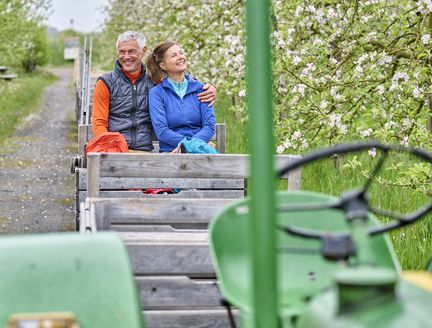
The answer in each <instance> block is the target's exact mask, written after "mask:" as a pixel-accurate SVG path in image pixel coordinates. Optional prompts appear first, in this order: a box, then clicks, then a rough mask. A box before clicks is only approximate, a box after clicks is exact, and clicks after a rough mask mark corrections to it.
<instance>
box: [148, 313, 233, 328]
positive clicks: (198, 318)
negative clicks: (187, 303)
mask: <svg viewBox="0 0 432 328" xmlns="http://www.w3.org/2000/svg"><path fill="white" fill-rule="evenodd" d="M234 316H235V320H236V326H237V327H240V320H239V313H238V311H236V310H235V311H234ZM143 317H144V321H145V323H146V327H148V328H229V327H231V325H230V322H229V319H228V313H227V311H226V310H225V309H206V310H176V311H172V310H171V311H170V310H168V311H163V310H155V311H144V313H143Z"/></svg>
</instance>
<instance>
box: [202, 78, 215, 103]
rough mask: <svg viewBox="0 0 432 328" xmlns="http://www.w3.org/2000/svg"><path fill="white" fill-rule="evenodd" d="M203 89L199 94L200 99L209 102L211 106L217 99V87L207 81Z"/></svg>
mask: <svg viewBox="0 0 432 328" xmlns="http://www.w3.org/2000/svg"><path fill="white" fill-rule="evenodd" d="M203 89H204V90H205V91H203V92H201V93H199V94H198V99H199V101H201V102H205V103H209V106H213V105H214V102H215V100H216V93H217V90H216V88H215V87H214V86H212V85H211V84H209V83H206V84H204V86H203Z"/></svg>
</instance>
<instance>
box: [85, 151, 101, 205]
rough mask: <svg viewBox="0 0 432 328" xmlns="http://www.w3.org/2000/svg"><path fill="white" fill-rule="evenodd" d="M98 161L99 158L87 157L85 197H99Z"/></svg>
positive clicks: (91, 155)
mask: <svg viewBox="0 0 432 328" xmlns="http://www.w3.org/2000/svg"><path fill="white" fill-rule="evenodd" d="M100 160H101V156H94V153H93V154H90V156H88V175H87V192H88V194H87V196H88V197H99V191H100V190H99V186H100V185H99V183H100V169H101V165H100Z"/></svg>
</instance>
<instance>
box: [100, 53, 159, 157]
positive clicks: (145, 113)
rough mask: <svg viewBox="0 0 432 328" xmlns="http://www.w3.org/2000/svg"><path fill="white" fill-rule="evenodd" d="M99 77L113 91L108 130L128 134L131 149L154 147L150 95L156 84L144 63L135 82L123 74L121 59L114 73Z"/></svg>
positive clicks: (110, 91)
mask: <svg viewBox="0 0 432 328" xmlns="http://www.w3.org/2000/svg"><path fill="white" fill-rule="evenodd" d="M99 79H101V80H102V81H103V82H104V83H105V85H106V86H107V88H108V91H109V93H110V108H109V115H108V131H110V132H120V133H121V134H122V135H124V137H125V139H126V141H127V144H128V146H129V149H136V150H147V151H150V150H152V149H153V144H152V134H153V128H152V124H151V120H150V114H149V108H148V95H149V90H150V88H151V87H153V85H154V84H153V82H152V81H151V80H150V79H149V78H148V76H147V75H146V74H145V67H144V65H142V70H141V76H140V77H139V78H138V80H137V81H136V83H135V85H133V84H132V83H131V81H130V80H129V79H128V78H127V77H126V75H125V74H124V73H123V71H122V70H121V66H120V63H119V62H118V61H116V64H115V68H114V71H113V72H110V73H106V74H104V75H102V76H101V77H100V78H99Z"/></svg>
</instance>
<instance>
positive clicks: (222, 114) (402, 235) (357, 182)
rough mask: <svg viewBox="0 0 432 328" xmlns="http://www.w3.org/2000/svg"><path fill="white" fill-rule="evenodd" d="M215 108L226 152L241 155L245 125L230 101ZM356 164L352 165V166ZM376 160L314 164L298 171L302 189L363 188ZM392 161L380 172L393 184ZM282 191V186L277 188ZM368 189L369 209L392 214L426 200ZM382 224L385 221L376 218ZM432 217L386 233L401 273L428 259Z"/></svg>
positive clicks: (403, 191) (393, 189) (407, 192)
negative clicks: (222, 124) (223, 126)
mask: <svg viewBox="0 0 432 328" xmlns="http://www.w3.org/2000/svg"><path fill="white" fill-rule="evenodd" d="M219 98H220V99H218V101H217V103H216V106H215V109H216V118H217V122H225V123H226V124H227V153H245V152H246V151H247V131H246V124H245V123H243V122H241V121H240V120H239V119H238V118H237V117H236V116H235V114H234V113H233V112H230V110H229V109H228V107H229V106H230V100H229V98H227V97H224V96H223V95H222V96H220V97H219ZM413 161H414V159H412V158H397V162H405V163H406V164H408V163H412V162H413ZM357 162H358V163H359V164H360V165H354V164H353V163H357ZM376 163H377V157H376V158H372V157H370V156H369V155H368V154H366V153H364V154H359V155H357V157H353V156H349V157H348V156H344V157H341V156H339V157H337V158H333V159H330V160H325V161H321V162H315V163H314V164H312V165H309V166H305V167H304V168H302V186H301V188H302V189H303V190H311V191H319V192H323V193H327V194H331V195H335V196H339V195H340V194H341V193H342V192H344V191H346V190H350V189H353V188H356V187H360V186H362V185H364V183H365V181H366V179H367V178H366V176H365V175H367V173H366V172H367V171H368V170H369V172H370V171H371V169H372V168H373V167H374V165H376ZM395 163H396V161H392V160H388V161H386V164H385V165H384V167H383V168H382V170H381V173H380V177H381V178H382V179H383V181H393V182H394V181H395V179H396V178H397V177H399V176H400V171H401V170H403V168H399V171H396V170H394V169H393V164H395ZM279 188H286V186H279ZM368 190H369V194H370V202H371V203H372V205H373V206H375V207H379V208H383V209H389V210H392V211H394V212H396V213H400V214H406V213H408V212H411V211H413V210H415V209H416V208H418V207H420V206H422V205H425V204H426V203H427V202H428V201H429V202H430V199H429V198H428V197H427V196H426V195H425V194H423V193H420V192H418V191H416V190H413V189H410V188H402V187H397V186H395V185H387V184H382V183H381V184H380V183H377V182H374V183H372V184H371V186H370V188H369V189H368ZM378 219H379V220H380V221H381V222H383V223H385V222H387V221H388V218H385V217H378ZM431 233H432V218H431V215H429V216H427V217H425V218H423V219H422V220H420V221H417V222H416V223H415V224H412V225H409V226H407V227H404V228H400V229H398V230H394V231H392V232H391V233H390V239H391V240H392V242H393V245H394V249H395V251H396V254H397V256H398V258H399V261H400V263H401V266H402V268H403V269H404V270H422V269H425V267H426V264H427V262H428V260H429V259H430V258H431V256H432V238H431Z"/></svg>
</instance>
